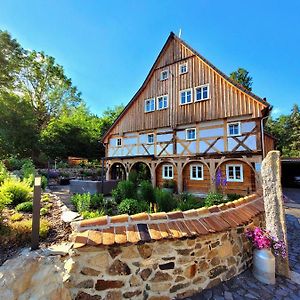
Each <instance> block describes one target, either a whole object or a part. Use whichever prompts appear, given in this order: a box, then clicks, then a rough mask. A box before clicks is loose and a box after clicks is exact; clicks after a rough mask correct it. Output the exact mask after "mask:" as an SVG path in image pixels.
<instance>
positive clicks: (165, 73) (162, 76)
mask: <svg viewBox="0 0 300 300" xmlns="http://www.w3.org/2000/svg"><path fill="white" fill-rule="evenodd" d="M168 77H169V71H168V70H163V71H162V72H161V73H160V80H166V79H168Z"/></svg>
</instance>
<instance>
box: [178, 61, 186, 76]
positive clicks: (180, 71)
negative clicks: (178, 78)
mask: <svg viewBox="0 0 300 300" xmlns="http://www.w3.org/2000/svg"><path fill="white" fill-rule="evenodd" d="M187 72H188V64H187V63H184V64H181V65H179V74H180V75H181V74H185V73H187Z"/></svg>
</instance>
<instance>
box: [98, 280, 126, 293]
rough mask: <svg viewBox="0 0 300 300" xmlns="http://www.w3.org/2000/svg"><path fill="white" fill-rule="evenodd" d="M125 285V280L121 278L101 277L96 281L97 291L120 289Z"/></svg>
mask: <svg viewBox="0 0 300 300" xmlns="http://www.w3.org/2000/svg"><path fill="white" fill-rule="evenodd" d="M122 286H124V282H123V281H120V280H103V279H99V280H97V282H96V285H95V289H96V290H97V291H104V290H108V289H118V288H121V287H122Z"/></svg>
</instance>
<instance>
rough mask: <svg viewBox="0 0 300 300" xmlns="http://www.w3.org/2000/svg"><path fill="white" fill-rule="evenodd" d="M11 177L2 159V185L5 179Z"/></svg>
mask: <svg viewBox="0 0 300 300" xmlns="http://www.w3.org/2000/svg"><path fill="white" fill-rule="evenodd" d="M8 177H9V172H8V171H7V169H6V167H5V165H4V163H3V162H2V161H0V185H1V184H2V183H3V182H4V180H5V179H7V178H8Z"/></svg>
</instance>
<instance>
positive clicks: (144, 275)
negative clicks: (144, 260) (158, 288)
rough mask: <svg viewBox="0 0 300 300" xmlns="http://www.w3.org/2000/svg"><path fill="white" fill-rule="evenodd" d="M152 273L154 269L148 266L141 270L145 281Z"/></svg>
mask: <svg viewBox="0 0 300 300" xmlns="http://www.w3.org/2000/svg"><path fill="white" fill-rule="evenodd" d="M151 273H152V270H151V269H149V268H147V269H144V270H142V271H141V272H140V276H141V278H142V279H143V280H144V281H145V280H147V279H148V277H149V276H150V275H151Z"/></svg>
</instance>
